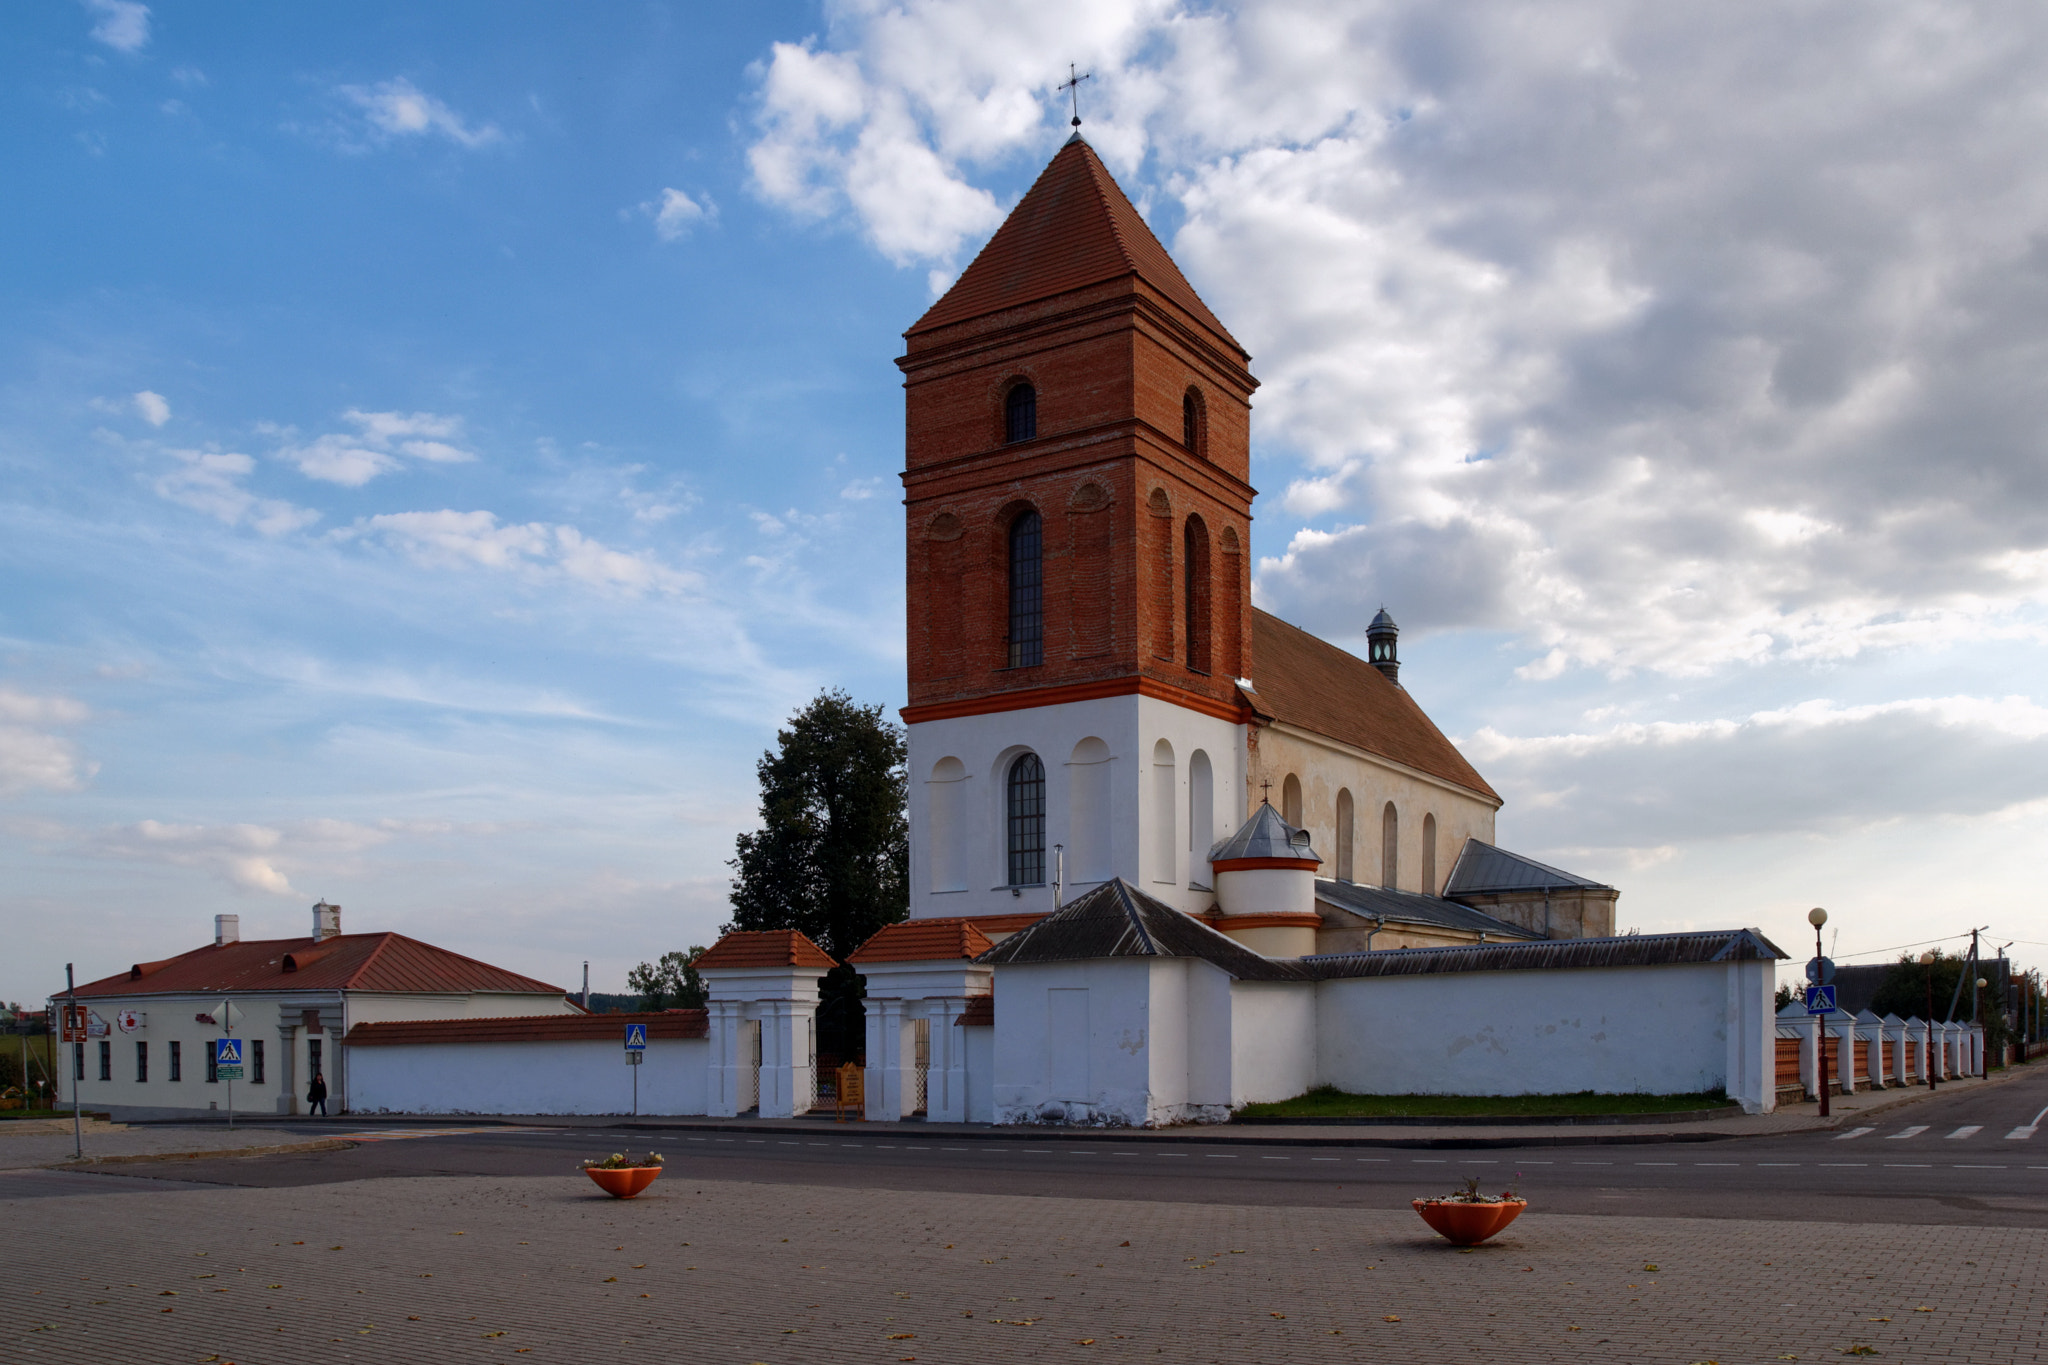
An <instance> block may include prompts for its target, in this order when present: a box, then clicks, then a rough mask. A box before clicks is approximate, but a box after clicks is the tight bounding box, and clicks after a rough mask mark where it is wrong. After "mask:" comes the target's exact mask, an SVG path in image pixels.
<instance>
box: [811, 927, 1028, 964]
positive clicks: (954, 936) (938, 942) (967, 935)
mask: <svg viewBox="0 0 2048 1365" xmlns="http://www.w3.org/2000/svg"><path fill="white" fill-rule="evenodd" d="M994 946H995V945H994V944H993V943H991V942H989V938H988V935H987V934H984V933H983V932H981V930H979V929H977V928H976V927H975V922H974V921H973V920H971V919H910V920H904V921H903V922H902V923H901V924H891V925H886V926H884V927H883V929H882V931H881V932H880V933H878V934H876V935H875V936H874V937H873V938H870V939H869V940H868V941H867V942H866V943H863V944H861V945H860V947H858V948H856V949H854V950H853V953H852V954H851V955H850V956H849V957H848V958H847V959H846V960H847V961H848V962H851V963H861V962H936V961H951V960H954V959H957V958H965V957H976V956H979V955H980V954H982V953H985V952H987V951H988V950H989V949H990V948H993V947H994Z"/></svg>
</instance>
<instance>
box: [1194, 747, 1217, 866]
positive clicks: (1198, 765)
mask: <svg viewBox="0 0 2048 1365" xmlns="http://www.w3.org/2000/svg"><path fill="white" fill-rule="evenodd" d="M1215 843H1216V771H1215V769H1214V768H1212V767H1211V766H1210V765H1209V755H1207V754H1205V753H1203V752H1202V751H1201V750H1200V749H1197V750H1195V751H1194V752H1193V753H1192V754H1189V755H1188V885H1190V886H1207V885H1209V850H1210V848H1211V847H1213V846H1214V845H1215Z"/></svg>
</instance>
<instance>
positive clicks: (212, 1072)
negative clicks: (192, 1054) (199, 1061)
mask: <svg viewBox="0 0 2048 1365" xmlns="http://www.w3.org/2000/svg"><path fill="white" fill-rule="evenodd" d="M199 1046H200V1050H201V1051H203V1052H204V1053H205V1054H206V1083H207V1084H208V1085H219V1084H220V1058H219V1057H217V1056H215V1055H214V1051H213V1040H212V1039H208V1040H207V1041H206V1042H204V1043H201V1044H200V1045H199Z"/></svg>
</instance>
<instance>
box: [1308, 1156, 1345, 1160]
mask: <svg viewBox="0 0 2048 1365" xmlns="http://www.w3.org/2000/svg"><path fill="white" fill-rule="evenodd" d="M1343 1159H1344V1158H1343V1157H1341V1156H1312V1157H1310V1158H1309V1160H1310V1161H1342V1160H1343Z"/></svg>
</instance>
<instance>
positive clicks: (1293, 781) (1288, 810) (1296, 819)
mask: <svg viewBox="0 0 2048 1365" xmlns="http://www.w3.org/2000/svg"><path fill="white" fill-rule="evenodd" d="M1280 818H1281V819H1282V820H1285V821H1286V822H1287V823H1288V824H1290V825H1292V826H1294V827H1295V828H1296V829H1300V828H1301V827H1302V825H1301V779H1300V778H1298V777H1296V776H1295V775H1294V774H1293V773H1289V774H1287V780H1286V781H1285V782H1282V783H1281V784H1280Z"/></svg>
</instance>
